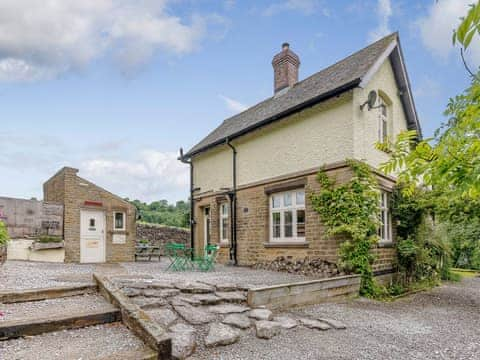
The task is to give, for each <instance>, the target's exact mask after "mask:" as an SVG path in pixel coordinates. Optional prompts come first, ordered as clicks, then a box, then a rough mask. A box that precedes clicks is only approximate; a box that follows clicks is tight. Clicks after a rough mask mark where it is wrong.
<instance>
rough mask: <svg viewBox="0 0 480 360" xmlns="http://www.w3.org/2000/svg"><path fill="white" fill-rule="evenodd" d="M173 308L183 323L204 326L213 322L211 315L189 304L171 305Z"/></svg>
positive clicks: (213, 317) (213, 318)
mask: <svg viewBox="0 0 480 360" xmlns="http://www.w3.org/2000/svg"><path fill="white" fill-rule="evenodd" d="M173 308H174V309H175V311H176V312H177V313H178V314H179V315H180V316H181V317H182V318H183V319H184V320H185V321H187V322H189V323H190V324H193V325H200V324H206V323H209V322H212V321H214V320H215V316H214V315H213V314H210V313H208V312H206V311H203V310H201V309H200V308H196V307H194V306H192V305H190V304H185V303H184V304H183V305H173Z"/></svg>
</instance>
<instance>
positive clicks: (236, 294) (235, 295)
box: [215, 291, 247, 303]
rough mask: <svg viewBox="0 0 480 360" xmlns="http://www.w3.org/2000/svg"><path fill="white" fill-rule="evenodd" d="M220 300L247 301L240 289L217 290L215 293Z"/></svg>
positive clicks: (231, 301)
mask: <svg viewBox="0 0 480 360" xmlns="http://www.w3.org/2000/svg"><path fill="white" fill-rule="evenodd" d="M215 295H217V296H218V297H219V298H220V300H221V301H225V302H230V303H242V302H245V301H247V297H246V296H245V294H244V293H243V292H242V291H228V292H226V291H217V292H216V293H215Z"/></svg>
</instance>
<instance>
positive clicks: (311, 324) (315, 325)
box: [300, 318, 331, 330]
mask: <svg viewBox="0 0 480 360" xmlns="http://www.w3.org/2000/svg"><path fill="white" fill-rule="evenodd" d="M300 324H302V325H303V326H305V327H308V328H309V329H317V330H329V329H331V327H330V325H328V324H326V323H324V322H321V321H318V320H315V319H307V318H302V319H300Z"/></svg>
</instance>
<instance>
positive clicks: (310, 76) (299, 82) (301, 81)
mask: <svg viewBox="0 0 480 360" xmlns="http://www.w3.org/2000/svg"><path fill="white" fill-rule="evenodd" d="M393 36H395V37H398V31H395V32H393V33H391V34H388V35H386V36H384V37H382V38H381V39H378V40H377V41H375V42H373V43H371V44H369V45H367V46H365V47H363V48H361V49H360V50H357V51H355V52H353V53H351V54H350V55H347V56H346V57H344V58H342V59H340V60H338V61H337V62H335V63H333V64H331V65H328V66H327V67H325V68H323V69H321V70H319V71H317V72H314V73H313V74H311V75H309V76H307V77H306V78H304V79H302V80H300V81H298V82H297V83H295V84H294V85H293V86H292V87H295V86H298V85H300V84H302V83H303V82H304V81H306V80H308V79H310V78H312V77H314V76H316V75H317V74H318V73H320V72H322V71H325V70H328V69H330V68H331V67H334V66H336V65H338V64H339V63H341V62H343V61H345V60H347V59H350V58H351V57H353V56H355V55H357V54H358V53H359V52H361V51H364V50H366V49H368V48H370V47H373V46H374V45H376V44H378V43H379V42H381V41H384V40H386V39H387V38H389V37H393ZM274 97H275V95H272V96H270V97H268V98H266V99H264V100H261V101H260V102H258V103H256V104H255V105H252V106H250V107H248V108H246V109H245V110H243V111H241V112H239V113H237V114H235V115H232V116H230V117H227V118H226V119H224V120H223V121H222V123H225V122H227V121H229V120H232V119H234V118H235V117H237V116H239V115H241V114H243V113H244V112H246V111H249V110H251V109H252V108H254V107H256V106H258V105H260V104H263V103H264V102H266V101H268V100H271V99H272V98H274ZM214 131H215V130H214Z"/></svg>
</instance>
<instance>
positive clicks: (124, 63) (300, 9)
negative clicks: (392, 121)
mask: <svg viewBox="0 0 480 360" xmlns="http://www.w3.org/2000/svg"><path fill="white" fill-rule="evenodd" d="M471 2H472V0H439V1H438V2H437V1H434V0H431V1H430V0H424V1H407V0H398V1H396V0H337V1H326V0H325V1H323V0H280V1H273V0H271V1H270V0H265V1H263V0H262V1H258V0H257V1H247V0H224V1H221V0H211V1H208V0H83V1H77V0H51V1H48V2H43V1H38V0H0V196H11V197H20V198H31V197H36V198H38V199H41V198H42V183H43V182H44V181H45V180H47V179H48V178H49V177H50V176H52V175H53V174H54V173H55V172H56V171H58V170H59V169H60V168H61V167H63V166H73V167H76V168H78V169H79V170H80V172H79V175H80V176H82V177H84V178H87V179H88V180H91V181H93V182H95V183H97V184H98V185H100V186H103V187H105V188H107V189H108V190H110V191H112V192H114V193H116V194H118V195H120V196H122V197H128V198H130V199H140V200H142V201H147V202H150V201H153V200H158V199H167V200H169V201H171V202H173V201H176V200H182V199H187V197H188V181H189V176H188V167H187V166H186V165H184V164H181V163H180V162H179V161H177V156H178V150H179V148H180V147H183V148H184V149H186V150H188V149H189V148H190V147H192V146H193V145H195V144H196V143H197V142H198V141H200V140H201V139H202V138H203V137H204V136H206V135H207V134H208V133H209V132H210V131H211V130H213V129H214V128H215V127H216V126H218V125H219V124H220V123H221V122H222V121H223V120H224V119H225V118H227V117H229V116H232V115H234V114H236V113H238V112H240V111H242V110H244V109H246V108H247V107H249V106H252V105H254V104H256V103H257V102H259V101H262V100H264V99H265V98H268V97H270V96H272V94H273V70H272V66H271V60H272V57H273V55H275V54H276V53H277V52H279V51H280V47H281V44H282V43H283V42H285V41H287V42H289V43H290V48H291V49H292V50H293V51H295V52H296V53H297V54H298V55H299V56H300V59H301V66H300V80H301V79H303V78H305V77H307V76H309V75H311V74H313V73H315V72H317V71H319V70H321V69H322V68H324V67H326V66H328V65H330V64H332V63H334V62H336V61H338V60H341V59H342V58H344V57H345V56H347V55H349V54H351V53H353V52H355V51H357V50H359V49H361V48H363V47H365V46H367V45H368V44H369V43H370V42H372V41H375V40H377V39H379V38H381V37H382V36H384V35H387V34H389V33H391V32H393V31H399V32H400V41H401V45H402V48H403V52H404V56H405V60H406V66H407V70H408V73H409V77H410V80H411V85H412V89H413V94H414V99H415V102H416V106H417V110H418V114H419V118H420V121H421V125H422V128H423V133H424V136H425V137H428V136H431V135H432V134H433V131H434V130H435V129H436V128H437V127H438V126H439V125H440V124H441V122H442V121H444V120H445V119H444V117H443V115H442V113H443V110H444V109H445V106H446V104H447V102H448V99H449V98H450V97H452V96H455V95H456V94H458V93H460V92H461V91H462V90H463V89H465V88H466V87H467V86H468V82H469V80H468V77H467V75H466V72H465V70H464V68H463V65H462V63H461V59H460V56H459V50H458V48H457V49H456V48H454V47H453V46H452V42H451V35H452V29H453V28H454V27H455V26H456V24H458V21H459V20H458V19H459V17H461V16H462V15H464V14H465V13H466V11H467V7H468V4H469V3H471ZM477 42H479V41H477ZM477 45H478V44H475V45H474V46H473V47H472V48H471V49H469V50H468V54H467V61H468V62H469V64H470V66H471V67H472V68H476V67H478V65H479V64H480V46H477Z"/></svg>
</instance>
